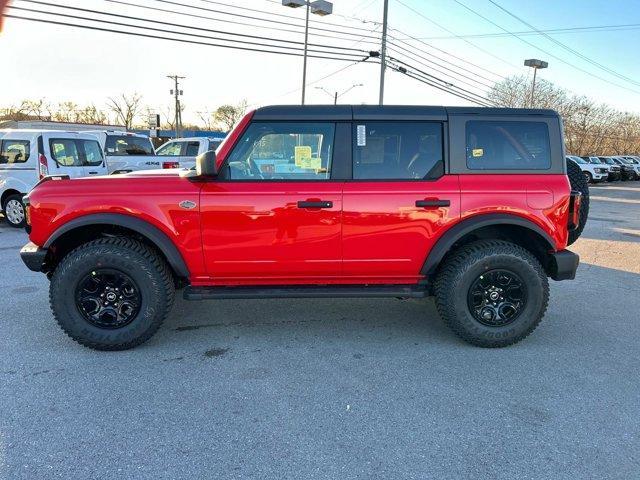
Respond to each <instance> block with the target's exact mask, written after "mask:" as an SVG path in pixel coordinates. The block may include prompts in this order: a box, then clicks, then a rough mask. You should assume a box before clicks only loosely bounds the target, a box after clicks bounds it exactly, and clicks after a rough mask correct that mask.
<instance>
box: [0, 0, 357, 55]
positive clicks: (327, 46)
mask: <svg viewBox="0 0 640 480" xmlns="http://www.w3.org/2000/svg"><path fill="white" fill-rule="evenodd" d="M18 1H22V2H28V3H35V4H39V5H45V6H48V7H57V8H65V9H68V10H74V11H81V12H85V13H95V14H98V15H104V16H110V17H118V18H126V19H128V20H137V21H142V22H147V23H153V24H158V25H168V26H171V27H180V28H188V29H192V30H199V31H205V32H211V33H219V34H223V35H232V36H237V37H245V38H252V39H258V40H268V41H272V42H281V43H282V42H284V43H286V44H297V45H304V43H303V42H297V41H293V40H285V39H279V38H274V37H263V36H259V35H249V34H245V33H235V32H228V31H225V30H214V29H210V28H204V27H194V26H191V25H184V24H180V23H175V22H163V21H160V20H153V19H148V18H141V17H134V16H131V15H122V14H117V13H110V12H103V11H101V10H92V9H88V8H80V7H71V6H66V5H57V4H52V3H48V2H43V1H40V0H18ZM10 8H14V9H16V10H24V11H28V12H34V13H43V14H52V15H58V16H63V17H67V18H74V19H84V17H79V16H75V15H68V14H64V13H58V12H53V11H42V10H35V9H30V8H24V7H15V6H13V7H11V6H10ZM93 21H95V22H105V23H111V24H114V25H120V26H127V27H133V28H149V29H152V30H153V28H151V27H141V26H139V25H131V24H127V23H119V22H111V21H108V20H101V19H93ZM158 31H162V32H167V33H176V34H180V35H192V34H189V33H184V32H176V31H172V30H160V29H158ZM198 36H200V35H198ZM200 37H202V38H208V39H211V40H224V41H227V40H226V39H221V38H217V37H209V36H205V35H202V36H200ZM255 45H263V44H262V43H256V44H255ZM308 45H310V46H314V47H321V48H333V49H339V50H351V51H355V52H358V53H364V52H365V51H364V50H362V49H356V48H349V47H341V46H336V45H324V44H315V43H310V44H308ZM265 46H268V45H265ZM273 46H274V47H277V48H289V47H280V46H276V45H273Z"/></svg>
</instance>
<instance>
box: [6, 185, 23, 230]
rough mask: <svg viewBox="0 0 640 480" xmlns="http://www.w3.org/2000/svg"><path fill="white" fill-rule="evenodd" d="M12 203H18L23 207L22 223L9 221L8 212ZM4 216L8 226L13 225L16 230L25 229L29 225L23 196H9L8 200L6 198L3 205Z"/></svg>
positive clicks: (15, 194)
mask: <svg viewBox="0 0 640 480" xmlns="http://www.w3.org/2000/svg"><path fill="white" fill-rule="evenodd" d="M10 202H18V203H19V204H20V206H21V207H22V220H21V221H19V222H13V221H11V220H9V217H10V215H8V213H7V210H8V206H9V205H10ZM2 214H3V215H4V219H5V221H6V222H7V225H11V226H12V227H15V228H24V226H25V225H26V224H27V215H26V212H25V207H24V203H23V202H22V195H20V194H17V193H14V194H13V195H9V196H8V197H7V198H5V200H4V202H3V203H2Z"/></svg>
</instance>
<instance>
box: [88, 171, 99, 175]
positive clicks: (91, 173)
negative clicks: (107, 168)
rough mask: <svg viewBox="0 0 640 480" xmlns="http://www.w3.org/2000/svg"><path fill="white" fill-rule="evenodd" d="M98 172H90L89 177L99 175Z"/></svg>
mask: <svg viewBox="0 0 640 480" xmlns="http://www.w3.org/2000/svg"><path fill="white" fill-rule="evenodd" d="M97 174H98V172H89V175H97Z"/></svg>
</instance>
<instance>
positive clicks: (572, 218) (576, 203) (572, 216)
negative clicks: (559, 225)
mask: <svg viewBox="0 0 640 480" xmlns="http://www.w3.org/2000/svg"><path fill="white" fill-rule="evenodd" d="M580 205H582V193H581V192H578V191H577V190H571V197H570V198H569V230H575V229H576V228H578V225H580Z"/></svg>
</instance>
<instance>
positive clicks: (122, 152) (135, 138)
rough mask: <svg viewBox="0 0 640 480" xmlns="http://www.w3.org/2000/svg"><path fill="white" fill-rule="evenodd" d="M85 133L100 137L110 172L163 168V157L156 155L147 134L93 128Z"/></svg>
mask: <svg viewBox="0 0 640 480" xmlns="http://www.w3.org/2000/svg"><path fill="white" fill-rule="evenodd" d="M83 133H88V134H90V135H93V136H94V137H96V138H97V139H98V142H99V143H100V146H101V147H102V150H103V152H104V156H105V159H106V162H107V169H108V171H109V173H127V172H133V171H136V170H152V169H156V168H163V166H162V163H161V159H159V158H158V157H156V153H155V150H154V148H153V143H151V139H150V138H149V137H146V136H145V135H140V134H137V133H129V132H121V131H117V130H91V131H87V132H83ZM165 168H168V167H165Z"/></svg>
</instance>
